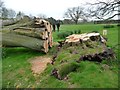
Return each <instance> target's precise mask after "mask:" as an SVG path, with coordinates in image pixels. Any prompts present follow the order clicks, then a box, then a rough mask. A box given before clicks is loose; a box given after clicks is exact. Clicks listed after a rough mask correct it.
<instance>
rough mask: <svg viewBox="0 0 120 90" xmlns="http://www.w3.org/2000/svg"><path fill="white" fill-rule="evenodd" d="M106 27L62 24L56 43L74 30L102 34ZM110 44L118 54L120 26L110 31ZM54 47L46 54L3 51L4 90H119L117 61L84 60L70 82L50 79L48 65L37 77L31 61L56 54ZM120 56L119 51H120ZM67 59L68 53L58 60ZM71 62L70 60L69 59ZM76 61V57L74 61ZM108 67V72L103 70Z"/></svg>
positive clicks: (21, 49) (29, 51) (5, 49)
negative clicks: (43, 89) (105, 65)
mask: <svg viewBox="0 0 120 90" xmlns="http://www.w3.org/2000/svg"><path fill="white" fill-rule="evenodd" d="M103 26H104V25H103V24H82V25H61V27H60V32H57V31H56V32H53V39H54V42H57V41H59V40H64V39H63V38H59V34H60V35H61V33H62V34H63V33H67V32H71V31H75V30H81V33H85V32H91V31H98V32H100V33H101V34H102V30H103V29H104V28H103ZM107 30H108V35H107V36H106V37H107V38H108V42H107V45H108V46H109V47H115V48H114V51H115V53H116V55H117V54H118V46H116V45H117V44H118V27H117V25H114V28H108V29H107ZM55 51H56V50H55V46H53V48H51V50H50V51H49V53H48V54H47V55H45V54H43V53H41V52H37V51H33V50H30V49H26V48H20V47H19V48H3V55H2V57H3V59H2V64H3V66H2V75H3V81H2V85H3V88H12V87H20V88H28V87H34V88H43V87H44V88H78V87H79V88H116V87H118V59H116V60H112V61H103V62H102V63H96V62H89V61H82V62H81V63H80V67H79V68H78V69H77V72H72V73H70V74H69V79H68V80H66V81H65V80H58V79H56V78H54V77H53V76H50V74H51V70H52V69H53V66H52V65H50V64H48V66H47V68H46V70H45V71H44V72H43V73H42V74H40V75H37V76H34V75H33V73H32V72H31V64H30V63H29V59H30V58H33V57H36V56H50V57H51V56H52V54H53V53H55ZM119 53H120V52H119ZM64 57H65V51H64V50H63V53H62V54H61V56H60V57H59V58H64ZM68 59H69V58H68ZM73 59H74V58H73ZM104 64H107V65H109V68H108V69H104V70H103V69H101V67H102V66H103V65H104Z"/></svg>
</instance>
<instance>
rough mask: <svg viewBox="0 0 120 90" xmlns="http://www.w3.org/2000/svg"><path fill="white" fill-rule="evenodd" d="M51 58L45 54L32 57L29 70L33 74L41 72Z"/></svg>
mask: <svg viewBox="0 0 120 90" xmlns="http://www.w3.org/2000/svg"><path fill="white" fill-rule="evenodd" d="M50 61H51V58H50V57H45V56H39V57H35V58H32V59H31V60H30V63H31V65H32V67H31V70H32V72H33V73H34V74H41V73H42V72H43V71H44V70H45V68H46V67H47V63H50Z"/></svg>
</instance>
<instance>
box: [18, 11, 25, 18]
mask: <svg viewBox="0 0 120 90" xmlns="http://www.w3.org/2000/svg"><path fill="white" fill-rule="evenodd" d="M24 15H25V14H24V13H23V12H21V11H19V12H18V13H17V15H16V18H17V20H20V19H22V18H23V16H24Z"/></svg>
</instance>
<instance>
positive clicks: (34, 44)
mask: <svg viewBox="0 0 120 90" xmlns="http://www.w3.org/2000/svg"><path fill="white" fill-rule="evenodd" d="M31 26H32V27H17V28H14V29H13V30H11V32H9V33H3V37H2V38H3V39H2V42H3V45H4V46H22V47H27V48H31V49H33V50H38V51H44V52H45V53H47V52H48V50H49V47H52V45H53V38H52V27H51V24H50V23H49V22H48V21H46V20H44V19H39V18H35V19H34V21H33V22H32V24H31Z"/></svg>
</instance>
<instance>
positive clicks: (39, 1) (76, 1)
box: [2, 0, 96, 19]
mask: <svg viewBox="0 0 120 90" xmlns="http://www.w3.org/2000/svg"><path fill="white" fill-rule="evenodd" d="M2 1H3V2H4V4H5V6H6V7H7V8H10V9H13V10H15V11H16V12H18V11H22V12H24V13H25V14H27V15H29V14H32V15H34V16H37V15H38V14H45V15H46V16H47V17H53V18H55V19H62V18H63V15H64V12H65V11H66V10H67V8H70V7H75V6H80V5H81V4H85V3H86V2H94V1H96V0H2Z"/></svg>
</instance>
